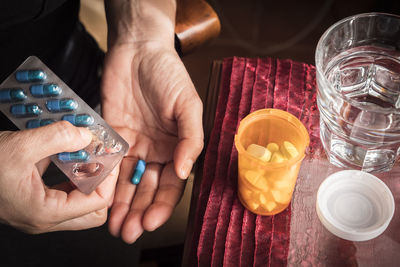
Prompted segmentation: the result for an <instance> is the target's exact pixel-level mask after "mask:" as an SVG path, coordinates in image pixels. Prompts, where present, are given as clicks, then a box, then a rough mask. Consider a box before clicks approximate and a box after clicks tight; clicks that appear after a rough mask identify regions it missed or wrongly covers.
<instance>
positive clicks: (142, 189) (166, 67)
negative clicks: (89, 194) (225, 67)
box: [102, 44, 203, 243]
mask: <svg viewBox="0 0 400 267" xmlns="http://www.w3.org/2000/svg"><path fill="white" fill-rule="evenodd" d="M102 111H103V116H104V118H105V120H106V121H107V122H108V123H109V124H110V125H111V126H112V127H113V128H114V129H115V130H116V131H118V132H119V133H120V134H121V135H122V136H123V137H124V138H125V140H126V141H127V142H128V143H129V145H130V149H129V151H128V153H127V155H126V157H125V158H124V159H123V161H122V163H121V167H120V174H119V179H118V184H117V188H116V193H115V197H114V203H113V207H112V211H111V215H110V219H109V229H110V232H111V234H113V235H115V236H120V235H121V237H122V238H123V240H124V241H125V242H127V243H132V242H134V241H135V240H136V239H137V238H138V237H139V236H140V235H141V234H142V232H143V230H148V231H152V230H154V229H156V228H157V227H159V226H160V225H162V224H163V223H164V222H165V221H166V220H167V219H168V218H169V217H170V215H171V213H172V211H173V209H174V207H175V206H176V204H177V203H178V201H179V200H180V197H181V195H182V192H183V189H184V185H185V181H184V180H182V179H184V178H186V177H187V176H188V175H189V173H190V170H191V168H192V165H193V162H194V161H195V160H196V158H197V157H198V155H199V154H200V152H201V150H202V148H203V130H202V121H201V118H202V104H201V101H200V99H199V97H198V95H197V93H196V90H195V89H194V86H193V84H192V82H191V80H190V77H189V75H188V73H187V72H186V70H185V68H184V66H183V64H182V62H181V60H180V59H179V57H178V56H177V54H176V52H175V51H173V50H168V49H165V48H163V47H161V46H158V45H157V44H145V45H143V47H140V48H139V49H138V48H137V47H135V48H133V47H132V46H130V45H119V46H116V47H113V48H111V49H110V50H109V52H108V54H107V56H106V60H105V65H104V74H103V84H102ZM138 159H142V160H144V161H146V163H147V166H146V171H145V173H144V175H143V177H142V181H141V182H140V184H139V185H138V186H136V185H133V184H132V183H131V182H130V179H131V177H132V174H133V171H134V168H135V165H136V162H137V160H138Z"/></svg>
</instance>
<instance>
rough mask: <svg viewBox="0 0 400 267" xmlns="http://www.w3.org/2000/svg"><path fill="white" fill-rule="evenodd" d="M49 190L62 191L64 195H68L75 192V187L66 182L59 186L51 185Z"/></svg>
mask: <svg viewBox="0 0 400 267" xmlns="http://www.w3.org/2000/svg"><path fill="white" fill-rule="evenodd" d="M50 188H51V189H54V190H59V191H63V192H65V193H69V192H71V191H72V190H75V189H76V186H75V185H74V184H73V183H72V182H70V181H67V182H63V183H60V184H56V185H53V186H51V187H50Z"/></svg>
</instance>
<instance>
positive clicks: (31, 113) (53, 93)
mask: <svg viewBox="0 0 400 267" xmlns="http://www.w3.org/2000/svg"><path fill="white" fill-rule="evenodd" d="M0 110H1V111H2V112H3V113H4V114H5V115H6V116H7V117H8V118H9V119H10V120H11V121H12V122H13V123H14V124H15V125H16V126H17V127H18V128H19V129H21V130H25V129H31V128H37V127H41V126H44V125H48V124H50V123H53V122H55V121H59V120H66V121H69V122H70V123H71V124H73V125H75V126H78V127H87V128H88V129H89V130H90V131H91V132H92V135H93V138H92V142H91V143H90V144H89V145H88V146H87V147H86V148H84V149H82V150H79V151H76V152H62V153H59V154H57V155H53V156H51V160H52V161H53V162H54V164H55V165H57V167H58V168H60V169H61V170H62V171H63V172H64V174H65V175H66V176H67V177H68V178H69V179H70V180H71V181H72V182H73V183H74V184H75V185H76V186H77V188H78V189H79V190H80V191H82V192H83V193H86V194H89V193H90V192H92V191H93V190H94V189H95V188H96V187H97V186H98V185H99V184H100V183H101V182H102V181H103V180H104V178H106V177H107V175H108V174H109V173H110V172H111V171H112V169H113V168H114V167H115V166H116V165H117V164H118V162H119V161H120V160H121V159H122V158H123V156H124V155H125V153H126V152H127V150H128V147H129V145H128V143H127V142H126V141H125V140H124V139H123V138H122V137H121V136H120V135H119V134H117V133H116V132H115V131H114V130H113V129H112V128H111V127H110V126H109V125H108V124H107V123H106V122H105V121H104V120H103V119H102V118H101V117H100V115H99V114H97V113H96V112H95V111H94V110H93V109H92V108H91V107H89V106H88V105H87V104H86V103H85V102H84V101H83V100H82V99H81V98H80V97H79V96H78V95H77V94H75V92H74V91H73V90H72V89H71V88H69V87H68V86H67V85H66V84H65V83H64V82H63V81H62V80H61V79H60V78H58V77H57V76H56V75H55V74H54V73H53V72H52V71H51V70H50V69H49V68H48V67H47V66H46V65H45V64H44V63H43V62H42V61H40V60H39V59H38V58H37V57H35V56H31V57H29V58H28V59H26V60H25V62H24V63H22V64H21V65H20V66H19V67H18V68H17V69H16V70H15V71H14V72H13V73H12V74H11V75H10V76H9V77H8V78H7V79H6V80H5V81H4V82H3V83H2V84H1V85H0Z"/></svg>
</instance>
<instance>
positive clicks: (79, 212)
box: [43, 187, 108, 223]
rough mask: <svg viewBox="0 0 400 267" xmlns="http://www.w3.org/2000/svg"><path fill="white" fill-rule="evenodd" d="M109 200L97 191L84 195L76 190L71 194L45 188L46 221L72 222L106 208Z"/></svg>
mask: <svg viewBox="0 0 400 267" xmlns="http://www.w3.org/2000/svg"><path fill="white" fill-rule="evenodd" d="M107 204H108V200H106V199H104V198H103V197H102V196H101V195H99V194H98V193H97V192H96V191H93V192H92V193H90V194H88V195H87V194H84V193H82V192H80V191H79V190H77V189H75V190H72V191H71V192H69V193H66V192H64V191H61V190H57V189H52V188H47V187H46V188H45V198H44V207H43V209H44V210H45V211H46V216H48V218H46V220H48V221H49V222H53V223H58V222H62V221H67V220H71V219H74V218H77V217H81V216H84V215H86V214H89V213H91V212H93V211H96V210H100V209H103V208H106V207H107Z"/></svg>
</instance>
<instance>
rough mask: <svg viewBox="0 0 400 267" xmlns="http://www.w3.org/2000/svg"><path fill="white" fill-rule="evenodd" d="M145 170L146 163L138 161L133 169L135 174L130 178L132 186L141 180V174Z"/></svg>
mask: <svg viewBox="0 0 400 267" xmlns="http://www.w3.org/2000/svg"><path fill="white" fill-rule="evenodd" d="M145 169H146V162H145V161H144V160H141V159H140V160H138V162H137V164H136V168H135V172H134V173H133V176H132V178H131V183H132V184H139V183H140V180H141V179H142V176H143V173H144V171H145Z"/></svg>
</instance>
